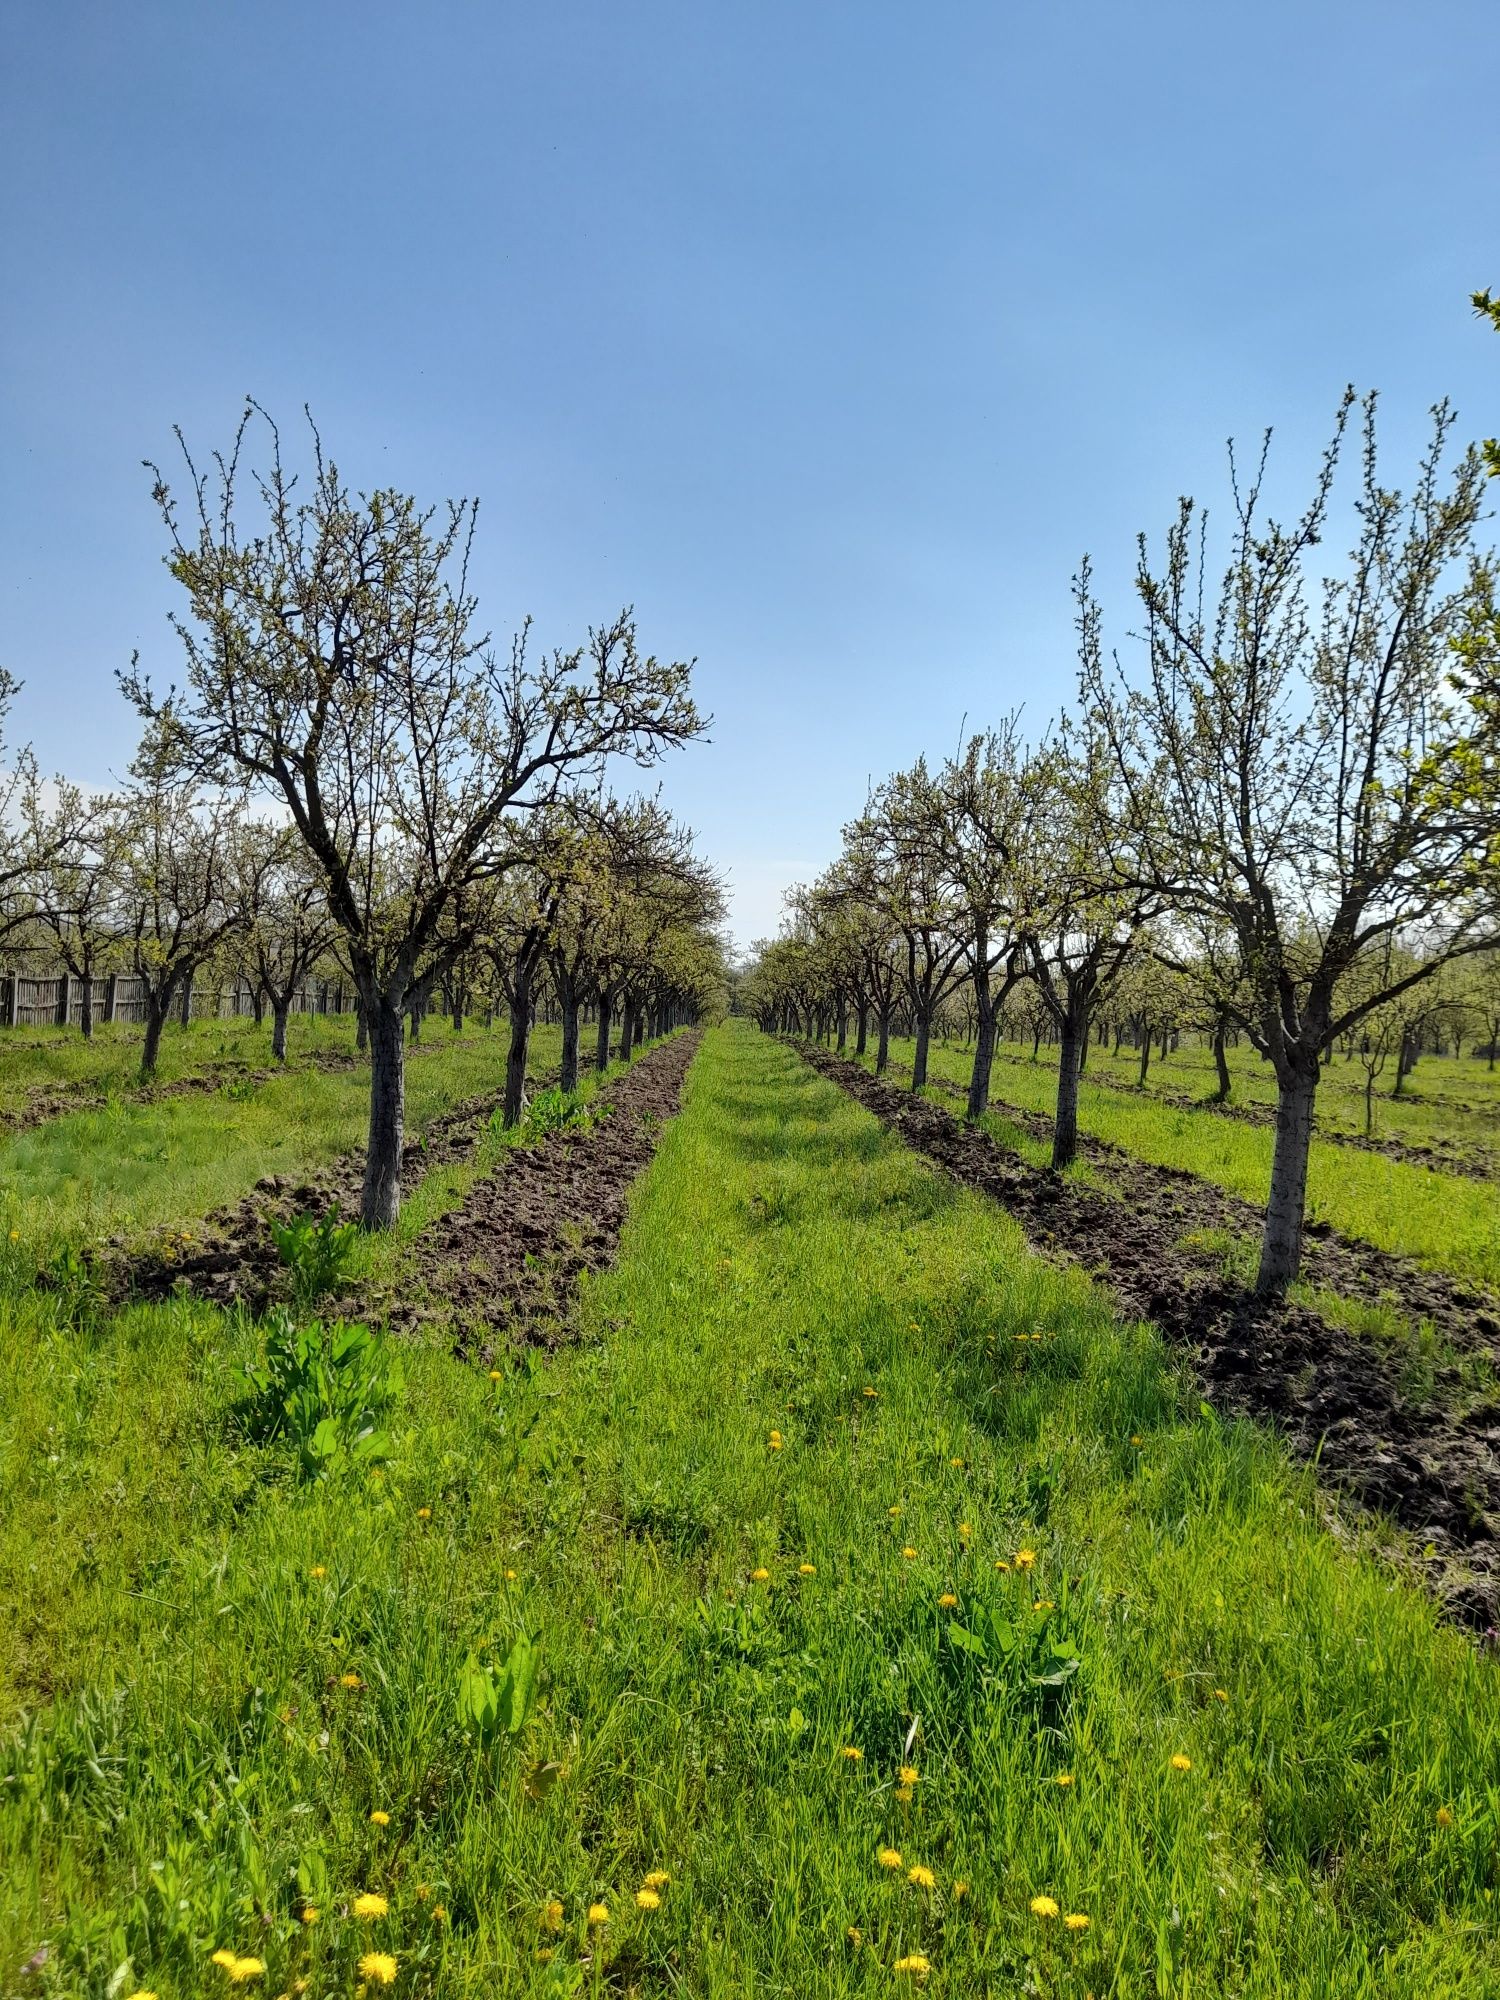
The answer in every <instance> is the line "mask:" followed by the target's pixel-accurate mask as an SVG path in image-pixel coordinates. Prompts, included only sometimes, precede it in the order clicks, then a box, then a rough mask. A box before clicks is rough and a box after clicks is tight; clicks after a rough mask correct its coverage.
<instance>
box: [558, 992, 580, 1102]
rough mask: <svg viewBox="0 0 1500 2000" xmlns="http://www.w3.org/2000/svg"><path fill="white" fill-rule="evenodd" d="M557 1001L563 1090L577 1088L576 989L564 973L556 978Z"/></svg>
mask: <svg viewBox="0 0 1500 2000" xmlns="http://www.w3.org/2000/svg"><path fill="white" fill-rule="evenodd" d="M557 997H558V1003H559V1005H560V1006H561V1008H562V1075H561V1077H560V1078H559V1081H560V1083H561V1085H562V1087H563V1089H564V1090H576V1089H577V1088H578V989H577V987H576V986H575V985H574V984H573V981H572V980H571V979H570V978H569V977H568V976H567V975H566V974H564V975H562V976H561V977H559V978H558V982H557Z"/></svg>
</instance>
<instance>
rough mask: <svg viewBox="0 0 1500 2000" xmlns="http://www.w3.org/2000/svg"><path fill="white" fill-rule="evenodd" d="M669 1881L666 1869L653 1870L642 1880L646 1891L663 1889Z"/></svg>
mask: <svg viewBox="0 0 1500 2000" xmlns="http://www.w3.org/2000/svg"><path fill="white" fill-rule="evenodd" d="M671 1879H672V1875H671V1871H670V1870H669V1869H666V1868H653V1869H652V1870H651V1873H650V1874H649V1875H647V1876H646V1877H645V1878H644V1880H645V1884H646V1887H647V1888H648V1889H665V1888H666V1886H667V1884H668V1883H669V1882H670V1881H671Z"/></svg>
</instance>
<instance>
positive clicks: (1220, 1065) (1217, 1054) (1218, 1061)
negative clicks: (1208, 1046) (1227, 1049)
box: [1214, 1016, 1230, 1104]
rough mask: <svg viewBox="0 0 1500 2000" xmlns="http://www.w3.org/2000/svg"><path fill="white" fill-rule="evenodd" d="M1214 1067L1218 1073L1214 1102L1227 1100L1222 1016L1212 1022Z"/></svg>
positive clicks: (1226, 1072) (1227, 1084)
mask: <svg viewBox="0 0 1500 2000" xmlns="http://www.w3.org/2000/svg"><path fill="white" fill-rule="evenodd" d="M1214 1068H1215V1069H1216V1070H1217V1071H1218V1073H1219V1088H1218V1090H1217V1091H1216V1092H1215V1093H1214V1102H1215V1103H1216V1104H1227V1103H1228V1102H1229V1090H1230V1077H1229V1058H1228V1057H1227V1056H1226V1055H1225V1053H1224V1021H1223V1018H1222V1016H1221V1017H1220V1018H1219V1019H1218V1020H1217V1021H1215V1023H1214Z"/></svg>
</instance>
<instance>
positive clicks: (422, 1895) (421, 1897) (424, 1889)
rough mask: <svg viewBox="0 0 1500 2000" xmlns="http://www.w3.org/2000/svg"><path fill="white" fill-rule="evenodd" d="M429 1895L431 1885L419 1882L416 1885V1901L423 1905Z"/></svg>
mask: <svg viewBox="0 0 1500 2000" xmlns="http://www.w3.org/2000/svg"><path fill="white" fill-rule="evenodd" d="M431 1894H432V1884H431V1883H430V1882H419V1883H418V1884H417V1901H418V1902H419V1903H425V1902H426V1901H427V1898H428V1897H429V1896H430V1895H431Z"/></svg>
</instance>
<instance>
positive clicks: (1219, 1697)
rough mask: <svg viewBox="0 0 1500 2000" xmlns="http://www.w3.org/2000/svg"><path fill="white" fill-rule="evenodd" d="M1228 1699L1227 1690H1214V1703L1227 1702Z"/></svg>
mask: <svg viewBox="0 0 1500 2000" xmlns="http://www.w3.org/2000/svg"><path fill="white" fill-rule="evenodd" d="M1228 1699H1229V1690H1228V1689H1227V1688H1215V1689H1214V1700H1215V1701H1228Z"/></svg>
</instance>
